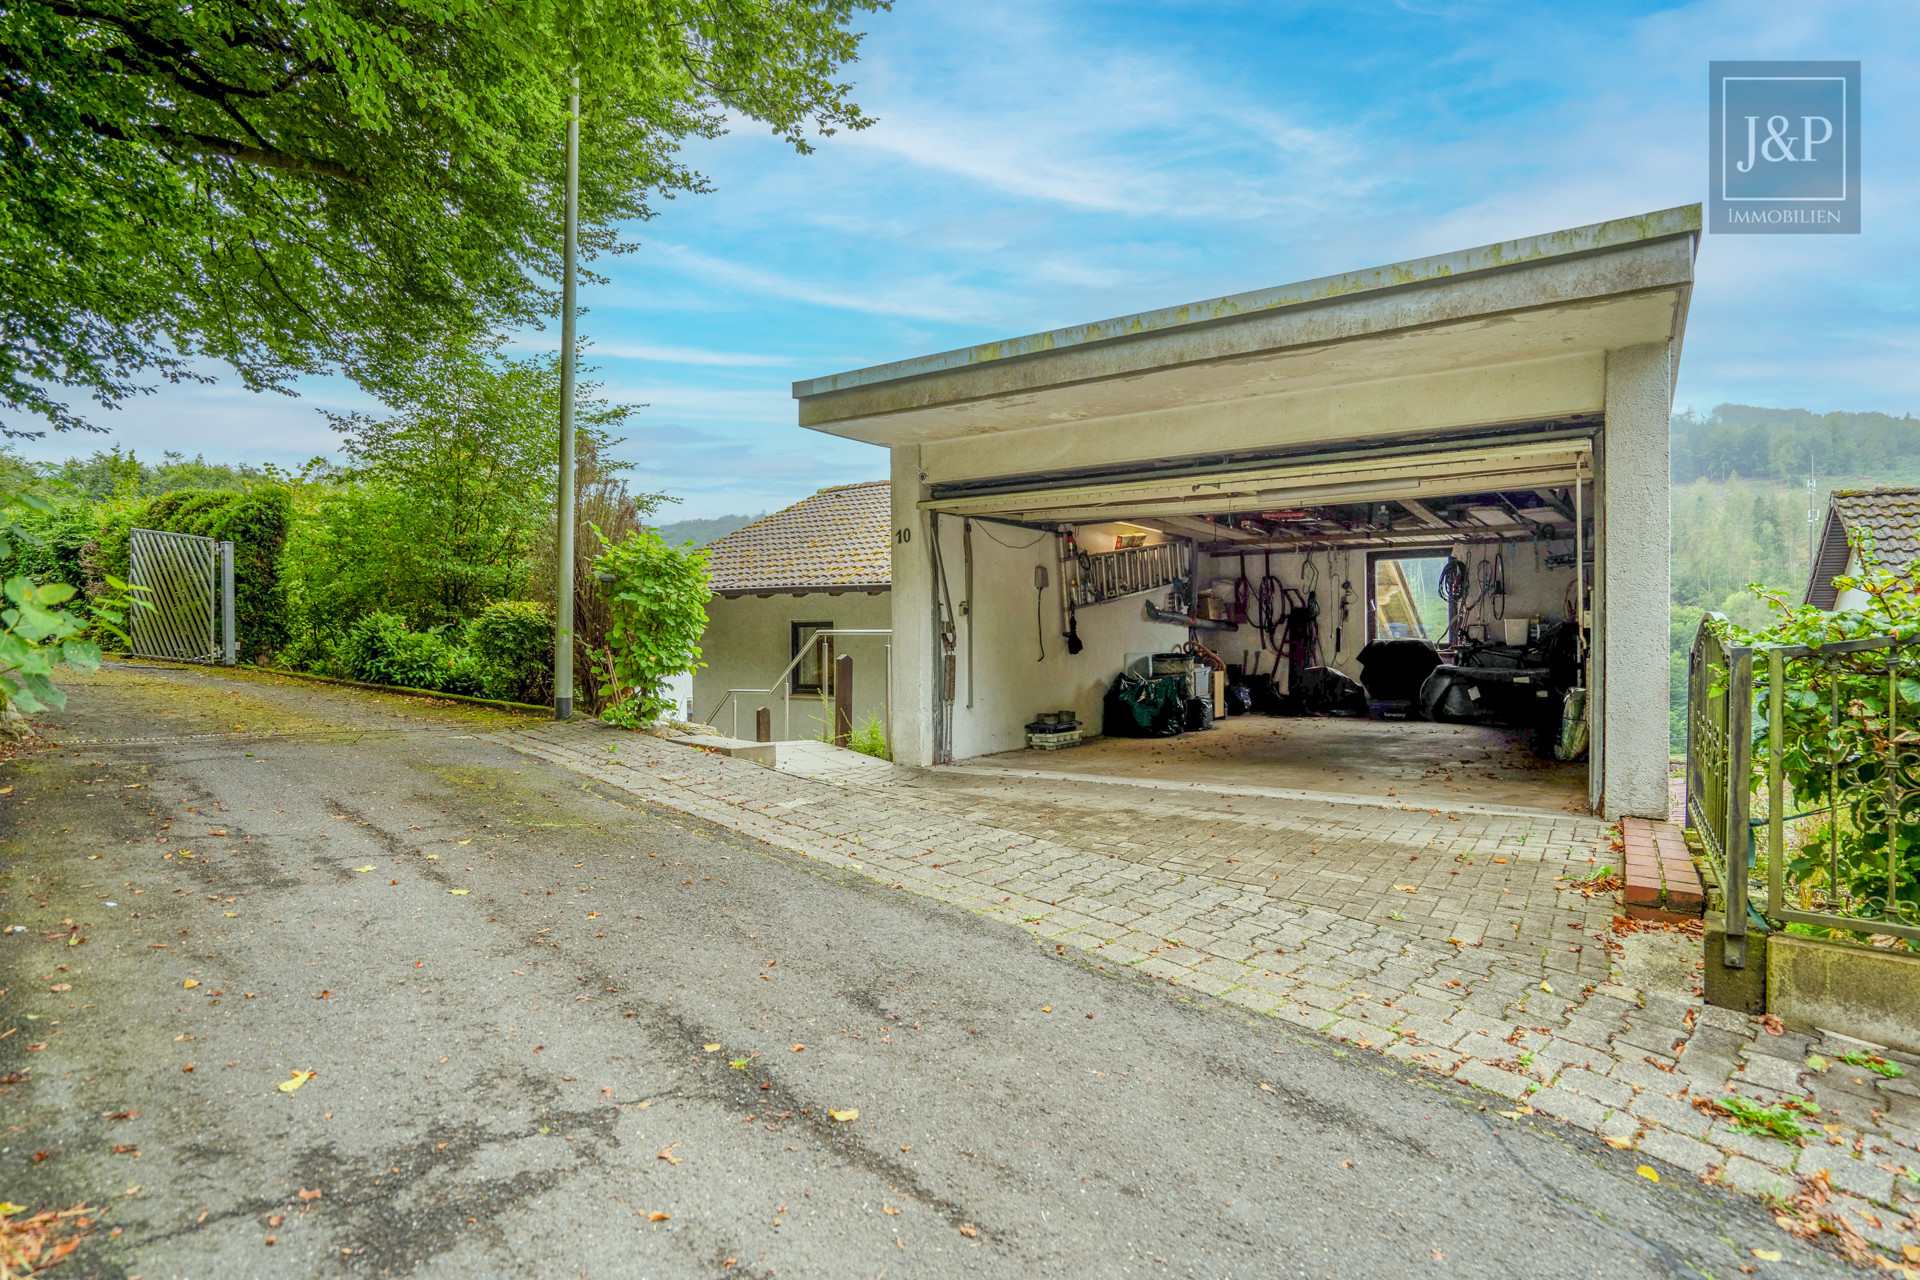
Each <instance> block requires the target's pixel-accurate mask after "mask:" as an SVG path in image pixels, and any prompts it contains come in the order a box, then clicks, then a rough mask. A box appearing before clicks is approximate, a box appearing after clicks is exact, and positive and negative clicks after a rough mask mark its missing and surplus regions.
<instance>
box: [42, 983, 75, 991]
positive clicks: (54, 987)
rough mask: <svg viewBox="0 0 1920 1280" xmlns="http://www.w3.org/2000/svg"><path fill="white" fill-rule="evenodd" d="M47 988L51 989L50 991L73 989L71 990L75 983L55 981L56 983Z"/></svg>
mask: <svg viewBox="0 0 1920 1280" xmlns="http://www.w3.org/2000/svg"><path fill="white" fill-rule="evenodd" d="M47 990H49V991H71V990H73V984H72V983H71V982H56V983H54V984H53V985H52V986H50V987H48V988H47Z"/></svg>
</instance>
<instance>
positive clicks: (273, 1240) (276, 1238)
mask: <svg viewBox="0 0 1920 1280" xmlns="http://www.w3.org/2000/svg"><path fill="white" fill-rule="evenodd" d="M278 1239H279V1237H278V1236H268V1237H267V1243H268V1244H273V1243H274V1242H275V1241H276V1240H278Z"/></svg>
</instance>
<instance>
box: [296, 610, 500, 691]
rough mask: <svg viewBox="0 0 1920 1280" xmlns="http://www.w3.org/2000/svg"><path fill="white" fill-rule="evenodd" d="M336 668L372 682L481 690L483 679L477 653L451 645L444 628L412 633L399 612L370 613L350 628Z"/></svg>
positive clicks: (352, 677) (457, 689)
mask: <svg viewBox="0 0 1920 1280" xmlns="http://www.w3.org/2000/svg"><path fill="white" fill-rule="evenodd" d="M333 665H334V668H335V669H336V670H337V671H339V672H340V674H341V675H343V676H345V677H347V678H348V679H350V680H361V681H365V682H366V683H368V684H388V685H400V686H402V687H404V688H408V689H434V690H438V691H440V692H443V693H461V694H478V693H480V692H481V688H482V682H481V678H480V671H479V668H478V667H477V666H476V665H475V664H474V661H473V656H472V655H471V654H470V653H468V652H467V650H465V649H463V648H460V647H459V646H457V645H452V644H449V643H447V641H446V639H445V638H444V637H443V636H441V635H440V633H439V632H438V631H409V630H407V624H406V623H405V622H404V621H402V620H401V619H400V618H399V616H398V615H395V614H391V613H385V612H381V613H370V614H368V615H367V616H366V617H364V618H361V619H360V620H359V621H357V622H355V623H354V624H353V625H352V626H351V627H349V628H347V634H346V637H345V638H344V639H342V640H341V642H340V646H339V648H338V649H336V650H335V651H334V663H333Z"/></svg>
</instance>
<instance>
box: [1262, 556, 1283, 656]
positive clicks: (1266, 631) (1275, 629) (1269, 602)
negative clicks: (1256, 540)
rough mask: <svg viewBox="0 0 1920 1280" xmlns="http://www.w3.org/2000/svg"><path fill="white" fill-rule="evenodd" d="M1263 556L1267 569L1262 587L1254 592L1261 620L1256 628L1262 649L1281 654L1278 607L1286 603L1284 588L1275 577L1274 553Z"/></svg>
mask: <svg viewBox="0 0 1920 1280" xmlns="http://www.w3.org/2000/svg"><path fill="white" fill-rule="evenodd" d="M1263 555H1264V556H1265V559H1266V568H1265V570H1264V576H1262V577H1261V579H1260V586H1259V588H1258V589H1257V590H1256V591H1255V592H1254V598H1255V599H1256V600H1257V601H1258V602H1259V605H1260V618H1259V621H1258V622H1256V623H1255V624H1254V626H1255V627H1256V628H1257V629H1258V630H1259V632H1260V645H1261V647H1262V648H1264V649H1270V650H1272V651H1273V652H1274V653H1279V652H1280V641H1279V638H1278V636H1279V631H1280V622H1281V614H1280V611H1279V608H1278V605H1279V604H1284V603H1286V601H1285V598H1284V597H1282V596H1281V590H1282V588H1281V586H1280V579H1278V578H1276V577H1274V576H1273V552H1271V551H1267V552H1264V553H1263ZM1276 601H1277V603H1276Z"/></svg>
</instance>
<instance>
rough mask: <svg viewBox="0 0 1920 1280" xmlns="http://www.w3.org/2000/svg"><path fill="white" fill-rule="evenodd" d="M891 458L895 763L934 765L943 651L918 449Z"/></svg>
mask: <svg viewBox="0 0 1920 1280" xmlns="http://www.w3.org/2000/svg"><path fill="white" fill-rule="evenodd" d="M892 455H893V468H892V476H893V590H892V591H891V592H889V593H888V595H889V596H890V597H891V603H892V605H893V664H892V676H893V690H892V693H893V758H894V759H895V760H896V761H898V762H899V763H901V764H912V765H929V764H932V763H933V697H934V668H935V666H936V665H937V664H938V662H939V660H940V646H939V641H938V638H937V637H936V636H935V634H934V629H933V608H934V605H933V591H934V581H933V561H932V557H931V555H930V553H929V550H928V548H929V546H930V542H929V537H928V528H927V520H926V517H925V516H923V515H922V514H921V513H920V500H921V497H922V496H923V491H924V486H923V485H922V483H921V481H920V447H919V446H918V445H901V446H899V447H898V448H895V449H893V450H892Z"/></svg>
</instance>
